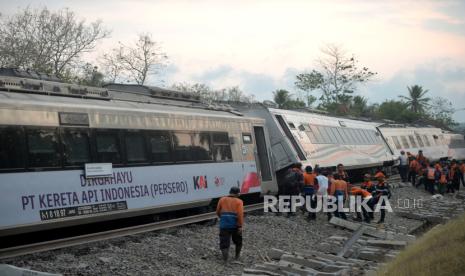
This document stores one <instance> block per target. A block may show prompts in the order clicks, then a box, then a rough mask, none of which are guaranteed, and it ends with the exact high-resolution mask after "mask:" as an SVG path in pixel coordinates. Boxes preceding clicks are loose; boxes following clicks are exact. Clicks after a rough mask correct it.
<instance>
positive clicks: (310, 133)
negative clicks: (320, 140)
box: [301, 124, 317, 144]
mask: <svg viewBox="0 0 465 276" xmlns="http://www.w3.org/2000/svg"><path fill="white" fill-rule="evenodd" d="M301 126H302V127H303V128H304V129H305V134H307V136H308V139H310V142H312V143H313V144H316V143H317V140H316V137H315V134H314V133H313V131H312V128H311V127H310V125H308V124H302V125H301Z"/></svg>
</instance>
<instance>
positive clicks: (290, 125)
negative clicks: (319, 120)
mask: <svg viewBox="0 0 465 276" xmlns="http://www.w3.org/2000/svg"><path fill="white" fill-rule="evenodd" d="M287 124H288V125H289V128H290V129H295V125H294V123H291V122H287Z"/></svg>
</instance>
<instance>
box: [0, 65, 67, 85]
mask: <svg viewBox="0 0 465 276" xmlns="http://www.w3.org/2000/svg"><path fill="white" fill-rule="evenodd" d="M0 76H3V77H16V78H26V79H36V80H45V81H55V82H63V80H61V79H60V78H58V77H57V76H55V75H51V74H47V73H43V72H38V71H34V70H29V69H27V70H21V69H18V68H3V67H1V68H0Z"/></svg>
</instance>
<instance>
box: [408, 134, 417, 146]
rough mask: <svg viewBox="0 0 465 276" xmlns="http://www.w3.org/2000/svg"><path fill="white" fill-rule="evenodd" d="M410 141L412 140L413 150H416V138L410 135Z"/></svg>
mask: <svg viewBox="0 0 465 276" xmlns="http://www.w3.org/2000/svg"><path fill="white" fill-rule="evenodd" d="M408 139H409V140H410V144H412V148H416V147H417V142H416V141H415V137H413V136H412V135H409V136H408Z"/></svg>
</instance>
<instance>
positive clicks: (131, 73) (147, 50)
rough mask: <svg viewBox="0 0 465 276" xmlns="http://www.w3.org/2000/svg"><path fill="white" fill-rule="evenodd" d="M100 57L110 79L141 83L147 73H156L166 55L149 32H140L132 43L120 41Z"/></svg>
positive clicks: (164, 61) (163, 63)
mask: <svg viewBox="0 0 465 276" xmlns="http://www.w3.org/2000/svg"><path fill="white" fill-rule="evenodd" d="M102 59H103V67H104V68H105V71H106V72H107V74H108V75H109V78H110V81H113V82H115V81H117V80H120V79H126V80H127V81H129V82H135V83H137V84H141V85H143V84H144V83H145V82H146V80H147V77H148V76H149V75H153V74H157V73H158V72H159V70H160V69H162V68H163V67H164V66H165V65H166V61H167V59H168V57H167V55H166V54H165V53H164V52H162V49H161V47H160V45H159V43H158V42H156V41H154V40H153V39H152V36H151V35H150V34H140V35H139V38H138V40H137V41H136V42H135V43H134V45H132V46H127V45H125V44H123V43H121V42H120V43H119V47H117V48H114V49H112V50H111V52H110V53H109V54H104V55H103V57H102Z"/></svg>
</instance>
